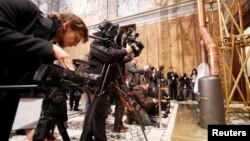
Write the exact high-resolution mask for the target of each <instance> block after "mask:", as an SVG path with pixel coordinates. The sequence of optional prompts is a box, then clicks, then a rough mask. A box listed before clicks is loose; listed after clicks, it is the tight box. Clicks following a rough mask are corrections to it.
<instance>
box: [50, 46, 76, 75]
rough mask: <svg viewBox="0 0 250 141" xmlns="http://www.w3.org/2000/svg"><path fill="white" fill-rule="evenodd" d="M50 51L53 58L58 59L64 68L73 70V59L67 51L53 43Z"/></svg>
mask: <svg viewBox="0 0 250 141" xmlns="http://www.w3.org/2000/svg"><path fill="white" fill-rule="evenodd" d="M52 51H53V54H54V56H55V58H56V59H57V60H58V61H59V63H60V65H61V66H62V67H63V68H64V69H68V70H71V71H75V66H74V64H73V60H72V58H71V57H70V55H69V54H68V53H67V52H65V51H64V50H63V49H62V48H61V47H59V46H57V45H53V48H52Z"/></svg>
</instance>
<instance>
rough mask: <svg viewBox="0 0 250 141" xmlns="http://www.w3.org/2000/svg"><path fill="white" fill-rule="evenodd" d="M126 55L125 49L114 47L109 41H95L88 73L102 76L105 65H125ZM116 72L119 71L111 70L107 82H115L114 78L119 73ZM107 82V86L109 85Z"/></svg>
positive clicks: (92, 45)
mask: <svg viewBox="0 0 250 141" xmlns="http://www.w3.org/2000/svg"><path fill="white" fill-rule="evenodd" d="M126 55H127V51H126V50H125V49H117V48H115V47H112V45H111V44H109V42H107V41H103V40H100V39H95V40H94V41H93V42H92V43H91V45H90V52H89V58H88V62H89V67H88V68H87V69H86V72H87V73H92V74H101V73H102V70H103V66H104V64H107V65H108V64H112V63H118V64H123V61H124V60H123V59H124V57H125V56H126ZM107 65H106V66H107ZM106 70H107V68H105V70H104V71H106ZM116 71H117V70H116V69H114V68H112V69H110V72H109V74H110V75H109V76H108V78H107V79H106V80H107V81H113V80H112V79H113V78H112V77H114V75H115V74H116V73H118V72H116ZM104 74H105V72H104V73H103V75H102V79H103V78H104ZM111 75H112V76H111ZM107 81H106V82H105V84H106V85H107V84H108V83H107ZM102 82H103V80H102ZM102 82H100V83H102ZM100 83H98V84H95V85H96V86H98V85H100Z"/></svg>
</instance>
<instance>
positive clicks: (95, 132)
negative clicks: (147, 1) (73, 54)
mask: <svg viewBox="0 0 250 141" xmlns="http://www.w3.org/2000/svg"><path fill="white" fill-rule="evenodd" d="M99 29H100V35H101V37H102V38H105V39H108V40H101V39H98V38H97V39H95V40H94V41H93V42H92V43H91V45H90V52H89V58H88V62H89V68H87V69H86V72H87V73H94V74H101V73H102V70H103V67H105V66H106V65H105V64H112V63H119V62H122V61H123V59H124V57H125V56H126V55H127V54H128V53H131V52H132V51H133V49H132V48H131V47H130V46H127V47H126V48H121V49H119V48H117V47H116V46H114V44H112V42H110V41H113V40H114V37H115V36H116V35H117V31H118V25H114V24H113V23H111V22H109V21H106V20H104V21H103V22H102V23H101V24H100V25H99ZM113 73H117V72H113ZM114 77H115V76H114V74H113V75H112V74H110V75H108V78H107V79H108V80H107V81H106V83H105V84H104V85H105V86H104V88H103V90H104V91H103V93H102V94H101V95H99V96H97V97H96V99H95V104H96V106H95V107H93V108H94V109H92V111H93V112H94V113H93V118H92V119H91V120H92V121H91V123H88V124H89V126H90V128H88V129H87V131H86V132H87V135H86V139H83V140H86V141H93V136H94V139H95V140H98V141H107V138H106V118H107V114H106V113H107V109H108V96H109V95H108V93H109V90H108V88H109V84H110V83H109V82H110V81H114V79H115V78H114ZM100 87H101V84H95V85H92V86H91V89H92V91H91V94H90V95H92V96H91V97H93V95H96V94H98V92H95V91H94V88H98V89H99V90H100ZM91 102H93V99H91ZM91 107H92V106H90V108H89V109H88V112H87V114H88V113H89V111H90V110H91ZM86 116H87V115H86ZM85 118H86V117H85ZM85 120H86V119H85Z"/></svg>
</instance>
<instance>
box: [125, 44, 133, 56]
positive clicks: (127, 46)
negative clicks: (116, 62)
mask: <svg viewBox="0 0 250 141" xmlns="http://www.w3.org/2000/svg"><path fill="white" fill-rule="evenodd" d="M125 49H126V51H127V53H128V54H129V53H131V52H133V48H132V47H131V46H130V45H128V44H127V45H126V48H125Z"/></svg>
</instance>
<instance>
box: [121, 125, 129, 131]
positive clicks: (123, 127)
mask: <svg viewBox="0 0 250 141" xmlns="http://www.w3.org/2000/svg"><path fill="white" fill-rule="evenodd" d="M120 129H126V130H127V129H128V127H127V126H124V125H122V127H121V128H120Z"/></svg>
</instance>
